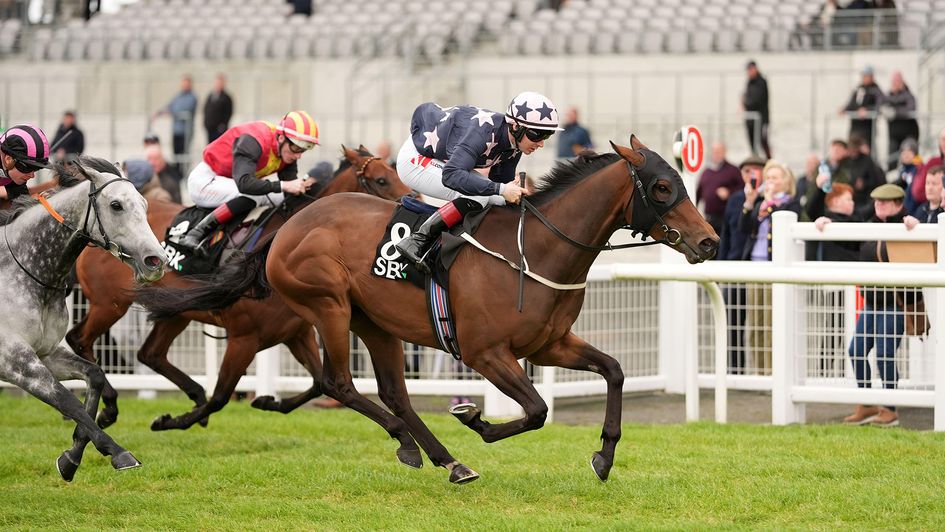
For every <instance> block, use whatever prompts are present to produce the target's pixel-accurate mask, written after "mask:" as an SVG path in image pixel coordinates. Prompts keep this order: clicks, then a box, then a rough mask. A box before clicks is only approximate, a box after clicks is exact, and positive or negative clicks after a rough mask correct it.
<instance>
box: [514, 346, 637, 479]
mask: <svg viewBox="0 0 945 532" xmlns="http://www.w3.org/2000/svg"><path fill="white" fill-rule="evenodd" d="M528 360H529V361H531V362H532V363H533V364H536V365H540V366H559V367H562V368H568V369H577V370H583V371H593V372H594V373H597V374H599V375H601V376H603V377H604V379H605V380H606V381H607V407H606V412H605V414H604V428H603V430H602V431H601V436H600V437H601V440H602V443H603V445H602V447H601V450H600V451H599V452H596V453H594V455H593V457H592V458H591V467H593V468H594V472H595V473H596V474H597V477H598V478H600V479H601V480H607V476H608V475H609V474H610V468H611V467H613V465H614V451H615V449H616V447H617V442H618V441H619V440H620V415H621V409H622V407H623V370H622V369H620V363H618V362H617V361H616V360H615V359H614V358H613V357H611V356H610V355H607V354H605V353H602V352H601V351H598V350H597V349H596V348H594V347H593V346H592V345H590V344H588V343H587V342H585V341H584V340H581V339H580V338H578V337H577V336H575V335H573V334H568V335H567V336H565V337H564V338H562V339H561V340H559V341H557V342H555V343H554V344H552V345H550V346H549V347H548V348H546V349H544V350H542V351H539V352H538V353H536V354H534V355H532V356H529V357H528Z"/></svg>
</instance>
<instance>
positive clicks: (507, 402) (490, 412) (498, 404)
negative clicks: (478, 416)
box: [482, 382, 525, 418]
mask: <svg viewBox="0 0 945 532" xmlns="http://www.w3.org/2000/svg"><path fill="white" fill-rule="evenodd" d="M482 413H483V414H484V415H485V416H487V417H499V418H519V417H522V416H524V415H525V411H524V410H522V407H521V406H519V404H518V403H516V402H515V401H513V400H512V399H509V398H508V396H506V395H505V394H504V393H502V392H501V391H499V389H498V388H496V387H495V385H494V384H492V383H491V382H487V383H486V391H485V394H484V397H483V405H482Z"/></svg>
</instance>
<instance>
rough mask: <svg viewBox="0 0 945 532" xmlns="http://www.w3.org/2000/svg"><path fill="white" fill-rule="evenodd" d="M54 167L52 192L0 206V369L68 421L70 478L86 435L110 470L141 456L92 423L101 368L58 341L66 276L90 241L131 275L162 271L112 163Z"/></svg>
mask: <svg viewBox="0 0 945 532" xmlns="http://www.w3.org/2000/svg"><path fill="white" fill-rule="evenodd" d="M54 172H55V173H56V174H57V176H58V179H59V184H60V188H59V190H58V191H56V193H55V194H53V195H52V196H51V197H49V199H46V198H42V199H40V200H39V201H37V200H35V199H32V198H29V197H25V198H19V199H17V200H15V201H14V203H13V207H14V208H13V209H12V210H10V211H4V212H3V213H0V225H2V227H0V231H2V232H3V237H2V238H3V239H4V245H3V246H2V247H3V248H4V249H3V251H0V273H2V277H3V280H4V282H3V285H2V288H0V290H2V294H0V313H2V314H3V316H4V319H3V320H0V379H3V380H4V381H7V382H9V383H11V384H15V385H16V386H19V387H20V388H22V389H23V390H25V391H27V392H29V393H30V394H31V395H33V396H35V397H36V398H38V399H40V400H41V401H43V402H45V403H47V404H49V405H51V406H52V407H53V408H55V409H56V410H58V411H59V412H60V413H62V415H63V416H65V417H67V418H69V419H71V420H73V421H75V423H76V428H75V431H74V432H73V436H72V439H73V446H72V448H71V449H69V450H67V451H65V452H63V453H62V455H60V457H59V459H58V460H57V461H56V465H57V468H58V470H59V474H60V476H62V478H63V479H64V480H66V481H71V480H72V479H73V478H74V476H75V472H76V470H77V469H78V467H79V463H80V462H81V460H82V454H83V452H84V451H85V447H86V445H87V444H88V442H89V441H91V442H92V444H93V445H94V446H95V448H96V449H98V451H99V452H100V453H102V454H103V455H105V456H111V463H112V467H114V468H115V469H117V470H123V469H130V468H134V467H138V466H140V465H141V463H140V462H139V461H138V460H137V459H136V458H135V457H134V456H133V455H132V454H131V453H130V452H129V451H127V450H126V449H125V448H123V447H121V446H120V445H118V444H117V443H115V441H114V440H113V439H112V438H111V437H110V436H108V435H107V434H106V433H105V432H104V431H103V430H102V429H101V428H100V427H98V426H97V425H96V424H95V421H94V419H93V418H94V416H95V414H96V411H97V410H98V403H99V397H100V394H101V392H102V388H103V386H104V384H105V374H104V373H103V372H102V370H101V368H99V367H98V366H97V365H95V364H92V363H90V362H88V361H87V360H85V359H83V358H81V357H79V356H76V354H75V353H73V352H72V351H70V350H69V349H67V348H65V347H63V346H62V345H60V342H61V341H62V339H63V336H65V333H66V328H67V327H68V325H69V321H70V319H69V313H68V311H67V310H66V301H65V298H66V296H67V295H68V294H69V293H70V292H71V286H69V283H67V282H66V279H67V277H69V275H70V271H71V269H72V267H73V265H74V264H75V261H76V259H77V258H78V257H79V254H80V253H82V251H83V250H84V249H85V247H86V246H87V245H88V244H90V243H91V244H94V245H97V246H100V247H101V248H102V249H103V250H104V251H103V253H109V254H111V255H114V256H116V257H118V258H119V260H120V262H119V261H116V264H120V263H124V264H125V265H126V266H128V268H129V269H130V270H131V271H133V273H134V278H135V280H136V281H138V282H154V281H156V280H158V279H160V278H161V276H162V275H163V274H164V264H165V254H164V249H163V248H162V247H161V244H160V243H159V242H158V241H157V239H156V238H154V235H153V234H151V231H149V230H148V225H147V221H146V217H145V212H146V210H147V203H146V202H145V200H144V198H142V197H141V194H139V193H138V191H137V190H136V189H135V187H134V185H133V184H132V183H131V182H130V181H128V180H127V179H125V178H123V177H122V175H121V172H120V171H119V170H118V168H116V167H115V166H114V165H112V164H111V163H109V162H108V161H106V160H104V159H97V158H89V157H82V158H76V159H73V160H71V161H70V162H68V163H60V164H57V165H56V167H55V169H54ZM81 177H84V178H85V180H82V179H80V178H81ZM129 277H130V275H129ZM69 379H82V380H84V381H85V382H86V385H87V387H86V392H85V405H84V406H83V404H82V403H81V402H80V401H79V400H78V399H77V398H76V397H75V395H73V394H72V392H70V391H69V390H67V389H66V388H65V387H64V386H63V385H62V384H61V383H60V382H59V381H60V380H69Z"/></svg>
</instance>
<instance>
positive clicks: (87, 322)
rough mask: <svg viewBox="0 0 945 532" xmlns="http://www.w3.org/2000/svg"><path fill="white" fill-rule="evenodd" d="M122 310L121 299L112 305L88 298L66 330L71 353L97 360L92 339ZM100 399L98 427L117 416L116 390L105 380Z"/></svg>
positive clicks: (122, 312) (110, 324) (122, 313)
mask: <svg viewBox="0 0 945 532" xmlns="http://www.w3.org/2000/svg"><path fill="white" fill-rule="evenodd" d="M126 312H128V305H127V304H125V302H124V301H119V302H115V303H114V304H112V305H103V304H99V303H97V302H95V301H90V302H89V311H88V313H87V314H86V315H85V316H83V317H82V319H81V320H80V321H79V323H77V324H76V326H75V327H73V328H72V329H71V330H70V331H69V332H68V333H66V343H68V344H69V347H71V348H72V350H73V351H74V352H75V354H77V355H79V356H80V357H82V358H84V359H85V360H88V361H89V362H94V363H98V361H97V360H96V359H95V349H94V345H95V341H96V340H97V339H98V338H99V337H101V336H102V335H103V334H105V332H106V331H108V329H110V328H111V326H112V325H115V323H117V322H118V320H119V319H121V317H122V316H124V315H125V313H126ZM102 403H103V408H102V411H101V412H99V414H98V417H97V418H96V421H97V422H98V425H99V427H101V428H103V429H104V428H105V427H108V426H110V425H112V424H113V423H115V421H117V420H118V392H116V391H115V389H114V388H112V385H111V384H110V383H109V382H108V380H106V381H105V387H104V388H102Z"/></svg>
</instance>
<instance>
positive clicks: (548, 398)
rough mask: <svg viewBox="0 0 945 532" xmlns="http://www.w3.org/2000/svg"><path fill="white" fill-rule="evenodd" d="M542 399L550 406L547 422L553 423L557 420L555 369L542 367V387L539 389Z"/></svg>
mask: <svg viewBox="0 0 945 532" xmlns="http://www.w3.org/2000/svg"><path fill="white" fill-rule="evenodd" d="M538 391H539V393H540V394H541V398H542V399H544V401H545V404H546V405H548V417H547V418H545V421H546V422H548V423H551V422H553V421H554V419H555V367H554V366H542V368H541V387H539V389H538Z"/></svg>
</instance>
